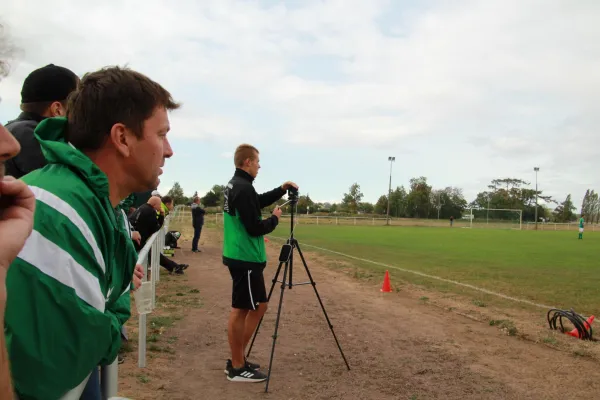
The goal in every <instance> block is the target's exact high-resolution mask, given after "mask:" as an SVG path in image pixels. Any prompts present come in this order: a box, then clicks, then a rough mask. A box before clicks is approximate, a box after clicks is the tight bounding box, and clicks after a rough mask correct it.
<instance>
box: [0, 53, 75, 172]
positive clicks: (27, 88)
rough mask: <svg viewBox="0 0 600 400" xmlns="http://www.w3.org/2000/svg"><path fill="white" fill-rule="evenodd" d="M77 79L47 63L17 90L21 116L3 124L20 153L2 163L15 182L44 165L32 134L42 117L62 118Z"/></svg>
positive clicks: (63, 69)
mask: <svg viewBox="0 0 600 400" xmlns="http://www.w3.org/2000/svg"><path fill="white" fill-rule="evenodd" d="M78 83H79V77H78V76H77V75H75V73H74V72H72V71H71V70H68V69H66V68H64V67H59V66H57V65H54V64H48V65H46V66H45V67H42V68H39V69H36V70H35V71H33V72H32V73H30V74H29V76H28V77H27V78H25V82H23V88H22V89H21V111H22V113H21V114H20V115H19V116H18V117H17V118H16V119H14V120H12V121H9V122H8V123H7V124H6V129H8V131H9V132H10V133H12V134H13V136H14V137H15V139H17V141H18V142H19V144H20V145H21V152H20V153H19V154H18V155H17V156H16V157H13V158H12V159H11V160H8V161H7V162H6V175H10V176H14V177H15V178H17V179H19V178H21V177H22V176H24V175H27V174H28V173H30V172H31V171H34V170H36V169H39V168H42V167H44V166H45V165H46V158H45V157H44V155H43V154H42V149H41V147H40V143H39V142H38V141H37V139H36V138H35V136H34V135H33V131H34V130H35V128H36V127H37V126H38V124H39V123H40V122H42V121H43V120H45V119H46V118H51V117H64V116H65V115H66V113H67V111H66V110H67V97H69V94H70V93H71V92H73V91H74V90H75V89H76V88H77V84H78Z"/></svg>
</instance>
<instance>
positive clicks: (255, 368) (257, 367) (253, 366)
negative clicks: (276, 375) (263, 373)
mask: <svg viewBox="0 0 600 400" xmlns="http://www.w3.org/2000/svg"><path fill="white" fill-rule="evenodd" d="M244 361H246V367H248V368H250V369H253V370H259V369H260V365H259V364H256V363H253V362H250V361H248V360H246V359H244Z"/></svg>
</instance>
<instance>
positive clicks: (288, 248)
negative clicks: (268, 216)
mask: <svg viewBox="0 0 600 400" xmlns="http://www.w3.org/2000/svg"><path fill="white" fill-rule="evenodd" d="M288 198H289V199H290V203H291V219H292V220H291V229H290V238H289V239H288V240H287V241H286V243H285V244H284V245H283V246H282V247H281V253H280V254H279V266H278V267H277V272H276V273H275V276H274V277H273V283H272V284H271V289H270V290H269V296H268V300H267V301H270V300H271V295H272V294H273V289H274V288H275V282H280V283H281V294H280V295H279V307H278V308H277V319H276V321H275V333H274V334H273V346H272V347H271V358H270V360H269V373H268V376H267V384H266V387H265V393H266V392H268V391H269V382H270V381H271V371H272V366H273V355H274V353H275V344H276V342H277V332H278V330H279V319H280V316H281V306H282V305H283V293H284V291H285V288H286V287H288V288H289V289H291V288H292V287H294V286H301V285H312V287H313V289H314V290H315V294H316V295H317V299H318V300H319V304H320V305H321V309H322V310H323V314H324V315H325V319H326V320H327V324H328V325H329V329H330V330H331V333H332V334H333V338H334V339H335V343H336V344H337V347H338V349H339V350H340V354H341V355H342V358H343V359H344V363H346V367H347V368H348V370H350V365H348V360H346V356H345V355H344V352H343V351H342V347H341V346H340V342H339V341H338V338H337V336H336V335H335V332H334V331H333V325H332V324H331V321H330V320H329V316H328V315H327V311H325V306H324V305H323V301H321V296H319V292H318V291H317V287H316V283H315V281H314V280H313V278H312V275H311V273H310V271H309V270H308V265H306V260H305V259H304V255H303V254H302V250H300V244H299V243H298V241H297V240H296V239H295V238H294V206H295V205H296V203H297V202H298V198H297V192H296V194H295V195H294V194H293V192H291V191H290V192H289V195H288ZM294 249H296V250H297V251H298V254H299V255H300V259H302V264H303V265H304V269H305V270H306V274H307V275H308V278H309V280H310V281H309V282H302V283H293V282H292V273H293V270H294ZM283 265H285V268H284V269H283V279H282V280H281V281H279V280H278V279H277V278H278V277H279V273H280V272H281V267H282V266H283ZM288 273H289V277H288ZM286 279H287V280H286ZM263 319H264V316H263V318H261V320H260V322H259V323H258V326H257V327H256V331H255V332H254V337H253V338H252V342H251V343H250V348H249V349H248V354H247V355H246V357H247V358H249V357H250V352H251V351H252V347H253V346H254V341H255V340H256V336H257V335H258V330H259V329H260V326H261V324H262V321H263Z"/></svg>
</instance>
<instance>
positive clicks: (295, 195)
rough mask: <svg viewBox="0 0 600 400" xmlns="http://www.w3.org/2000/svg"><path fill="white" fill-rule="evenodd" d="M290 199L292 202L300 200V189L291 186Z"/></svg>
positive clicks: (289, 190)
mask: <svg viewBox="0 0 600 400" xmlns="http://www.w3.org/2000/svg"><path fill="white" fill-rule="evenodd" d="M287 194H288V200H289V202H290V203H292V204H295V203H296V202H298V189H297V188H295V187H293V186H291V187H290V188H289V189H288V193H287Z"/></svg>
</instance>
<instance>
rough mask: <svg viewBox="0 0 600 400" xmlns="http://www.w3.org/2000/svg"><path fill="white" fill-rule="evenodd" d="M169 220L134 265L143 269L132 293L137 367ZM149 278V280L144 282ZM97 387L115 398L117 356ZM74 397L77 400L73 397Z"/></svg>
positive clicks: (143, 356) (140, 362)
mask: <svg viewBox="0 0 600 400" xmlns="http://www.w3.org/2000/svg"><path fill="white" fill-rule="evenodd" d="M169 220H170V217H169V216H167V218H165V222H164V224H163V226H162V227H161V228H160V229H159V230H158V231H157V232H155V233H154V234H153V235H152V236H150V238H149V239H148V240H147V241H146V244H145V245H144V247H143V248H142V250H140V252H139V254H138V259H137V263H138V264H140V265H142V267H143V268H144V272H145V273H144V277H143V278H142V286H141V287H139V288H138V289H137V290H136V291H135V292H134V296H135V303H136V310H137V312H138V314H139V318H138V326H139V327H138V330H139V332H138V367H140V368H144V367H146V336H147V329H146V327H147V326H146V324H147V320H146V315H147V314H149V313H151V312H152V311H153V310H154V308H155V307H156V282H158V281H159V280H160V254H161V252H162V250H163V249H164V247H165V235H166V233H167V232H168V231H169ZM148 256H150V262H148ZM148 276H150V280H148ZM100 384H101V387H102V393H103V395H104V397H105V398H108V399H110V398H111V397H114V396H117V392H118V384H119V361H118V357H117V358H116V359H115V361H114V362H113V363H112V364H111V365H108V366H105V367H102V369H101V372H100ZM77 398H78V397H77Z"/></svg>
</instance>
